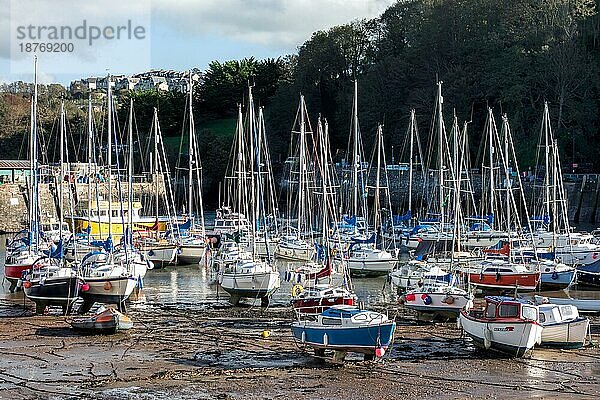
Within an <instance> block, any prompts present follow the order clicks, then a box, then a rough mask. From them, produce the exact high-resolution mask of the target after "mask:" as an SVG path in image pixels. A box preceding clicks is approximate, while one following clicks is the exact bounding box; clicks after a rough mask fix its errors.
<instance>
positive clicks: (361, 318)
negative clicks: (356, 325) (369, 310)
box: [354, 314, 367, 321]
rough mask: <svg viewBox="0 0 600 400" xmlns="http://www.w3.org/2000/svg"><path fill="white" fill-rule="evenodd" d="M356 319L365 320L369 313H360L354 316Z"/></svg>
mask: <svg viewBox="0 0 600 400" xmlns="http://www.w3.org/2000/svg"><path fill="white" fill-rule="evenodd" d="M354 319H355V320H356V321H364V320H366V319H367V315H366V314H358V315H357V316H355V317H354Z"/></svg>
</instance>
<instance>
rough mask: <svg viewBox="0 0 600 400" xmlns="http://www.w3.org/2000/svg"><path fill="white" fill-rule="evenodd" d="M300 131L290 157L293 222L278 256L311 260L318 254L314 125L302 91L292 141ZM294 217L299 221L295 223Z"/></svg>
mask: <svg viewBox="0 0 600 400" xmlns="http://www.w3.org/2000/svg"><path fill="white" fill-rule="evenodd" d="M296 125H298V128H299V129H298V130H295V129H296ZM296 134H297V135H298V139H297V141H296V142H297V149H294V152H293V154H291V155H290V158H289V159H288V161H286V163H288V164H290V175H289V179H288V202H287V208H288V214H289V216H288V219H289V222H288V224H286V226H285V229H284V232H285V234H284V236H283V237H282V238H281V240H280V241H279V244H278V246H277V250H276V251H275V256H276V257H277V258H281V259H285V260H291V261H310V260H312V259H313V257H314V254H315V246H314V237H313V229H312V224H311V222H312V215H311V213H312V209H313V204H312V201H311V193H312V186H313V185H314V182H313V181H314V171H313V170H312V164H313V163H312V159H311V157H310V156H309V149H308V143H309V141H308V138H309V137H310V136H311V135H312V129H311V127H310V120H309V118H308V111H307V110H306V103H305V101H304V96H303V95H300V104H299V105H298V112H297V114H296V122H295V123H294V128H293V129H292V143H294V142H295V141H294V135H296ZM292 149H293V147H292ZM294 221H296V223H295V224H294Z"/></svg>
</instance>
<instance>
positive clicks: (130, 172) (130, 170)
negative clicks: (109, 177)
mask: <svg viewBox="0 0 600 400" xmlns="http://www.w3.org/2000/svg"><path fill="white" fill-rule="evenodd" d="M128 134H129V135H128V138H127V141H128V142H129V160H128V164H129V165H128V171H127V175H128V183H127V188H128V191H127V203H128V204H127V226H128V228H129V234H128V235H127V236H128V237H127V238H126V240H125V243H126V244H127V245H128V246H131V245H132V243H131V239H132V237H133V216H132V215H131V214H132V212H133V99H130V100H129V131H128ZM126 254H127V253H126Z"/></svg>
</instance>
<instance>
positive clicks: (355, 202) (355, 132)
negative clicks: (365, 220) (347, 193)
mask: <svg viewBox="0 0 600 400" xmlns="http://www.w3.org/2000/svg"><path fill="white" fill-rule="evenodd" d="M352 108H353V111H354V114H353V116H352V117H353V136H354V150H353V157H354V163H353V164H354V170H353V174H352V179H353V182H352V183H353V184H354V196H353V199H352V200H353V208H352V212H353V214H354V215H353V216H354V217H357V216H358V163H359V161H360V156H359V154H358V83H357V80H356V79H355V80H354V103H353V107H352ZM356 229H357V225H356V224H355V225H354V230H355V232H356Z"/></svg>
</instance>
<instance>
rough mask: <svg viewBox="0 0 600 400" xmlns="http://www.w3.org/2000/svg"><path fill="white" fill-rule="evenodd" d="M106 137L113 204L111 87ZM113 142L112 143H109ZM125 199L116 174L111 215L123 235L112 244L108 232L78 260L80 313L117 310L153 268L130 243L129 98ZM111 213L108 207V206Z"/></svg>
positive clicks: (130, 150)
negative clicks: (107, 307) (101, 306)
mask: <svg viewBox="0 0 600 400" xmlns="http://www.w3.org/2000/svg"><path fill="white" fill-rule="evenodd" d="M107 109H108V118H107V122H108V129H107V131H108V138H107V139H108V140H107V168H108V177H109V180H108V198H109V205H112V204H113V201H112V200H113V187H112V186H113V182H112V167H113V161H112V156H113V154H112V153H113V149H114V148H118V146H117V143H116V140H117V135H116V131H115V126H114V121H113V112H114V111H113V110H114V106H113V97H112V89H111V88H110V86H109V88H108V107H107ZM113 141H114V145H113ZM128 148H129V151H128V162H127V164H128V185H127V188H128V196H127V197H128V201H127V202H126V203H124V202H123V201H122V196H121V194H122V190H121V180H120V178H119V176H118V173H117V184H118V189H119V190H118V192H119V193H118V195H119V202H117V203H115V204H120V205H121V208H120V209H117V210H115V214H117V215H119V216H120V219H121V220H120V221H119V224H121V225H122V226H125V227H126V230H125V234H124V235H123V236H122V240H121V243H120V244H119V245H118V246H115V245H114V243H113V237H112V235H109V236H108V238H106V239H105V240H104V241H103V242H102V243H98V244H101V245H102V249H101V250H94V251H91V252H90V253H88V254H86V255H85V256H84V257H83V258H82V259H81V262H80V270H81V280H82V282H83V284H82V286H81V297H82V298H83V300H84V301H83V304H82V305H81V307H80V310H79V311H80V312H81V313H85V312H87V311H89V310H90V308H91V307H92V306H93V305H94V303H96V302H98V303H107V304H117V306H118V308H119V310H120V311H121V310H124V308H125V305H124V302H125V300H127V298H129V296H130V295H131V293H132V292H133V290H134V289H135V287H136V286H137V285H138V284H139V282H140V281H141V280H142V279H143V278H144V276H145V275H146V271H147V270H148V269H152V268H153V267H154V265H153V263H152V262H151V261H149V260H146V259H144V258H143V256H142V255H141V254H140V253H139V251H138V250H137V249H136V248H135V247H134V246H133V242H132V229H131V228H132V226H133V215H132V213H131V209H132V208H131V207H132V205H133V101H131V102H130V105H129V122H128ZM116 166H117V171H119V157H117V158H116ZM124 204H126V205H128V206H129V209H128V210H124V209H123V205H124ZM111 215H113V213H112V209H111ZM112 221H113V220H112V219H109V220H108V224H109V227H108V232H112V226H111V225H112Z"/></svg>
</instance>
